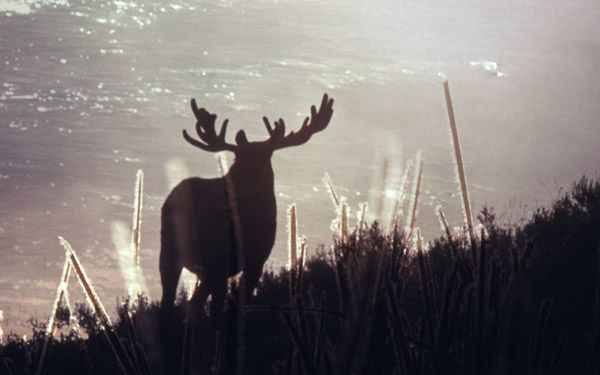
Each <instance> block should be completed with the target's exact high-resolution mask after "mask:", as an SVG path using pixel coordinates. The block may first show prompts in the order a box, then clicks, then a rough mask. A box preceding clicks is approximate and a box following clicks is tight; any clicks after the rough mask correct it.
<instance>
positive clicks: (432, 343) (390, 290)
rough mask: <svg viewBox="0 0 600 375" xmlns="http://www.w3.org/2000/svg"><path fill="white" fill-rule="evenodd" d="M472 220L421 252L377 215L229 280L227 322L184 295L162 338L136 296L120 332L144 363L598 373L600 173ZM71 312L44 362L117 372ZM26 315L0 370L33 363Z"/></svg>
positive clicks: (36, 340)
mask: <svg viewBox="0 0 600 375" xmlns="http://www.w3.org/2000/svg"><path fill="white" fill-rule="evenodd" d="M479 221H480V222H481V223H482V224H483V226H484V227H485V230H484V231H483V232H484V234H483V235H480V237H479V238H478V239H477V240H476V243H474V244H472V245H471V244H470V241H469V239H468V236H464V235H461V236H459V235H454V234H452V237H451V238H448V237H442V238H439V239H437V240H435V241H433V242H432V243H430V244H429V249H428V250H425V251H419V250H415V249H414V248H413V246H412V243H411V246H406V244H405V242H406V241H405V234H404V233H402V232H400V231H397V232H396V233H395V234H394V235H393V236H384V235H383V234H382V231H381V230H380V229H379V227H378V226H377V224H374V225H373V226H372V227H371V228H369V229H365V230H361V231H359V232H354V233H353V234H351V235H350V236H349V237H348V239H347V240H346V241H345V242H344V243H341V242H339V241H338V242H336V243H335V244H334V246H332V250H331V251H330V250H329V249H325V248H322V249H321V250H320V251H319V252H318V254H317V255H316V256H314V257H312V258H310V259H307V260H306V262H305V264H304V266H303V267H299V268H298V271H297V273H295V274H294V275H293V277H290V276H291V275H290V271H288V270H277V271H274V270H271V271H268V272H266V273H264V274H263V276H262V279H261V281H260V283H259V285H258V288H257V291H256V293H255V296H254V297H253V298H252V299H251V301H249V303H248V304H247V305H245V306H240V305H239V304H238V303H237V301H238V298H237V292H236V288H235V285H233V286H232V287H231V288H230V292H229V293H228V300H227V303H226V308H225V314H223V321H219V322H215V321H213V320H211V319H210V318H208V317H206V315H202V316H200V317H194V318H193V317H191V316H187V313H188V303H187V299H186V298H183V296H180V297H179V298H178V301H177V303H176V305H175V311H174V319H173V320H172V322H171V327H170V328H169V330H168V331H169V332H170V334H169V336H168V337H167V338H166V339H163V340H159V337H160V336H159V333H158V320H159V306H158V303H156V302H152V303H151V302H149V301H147V300H146V299H145V298H144V297H139V298H138V299H137V300H136V301H135V302H134V303H123V304H122V307H121V308H120V309H119V312H118V313H119V319H118V322H117V323H115V327H116V328H115V329H116V332H117V334H118V336H119V337H120V338H121V340H122V342H123V347H124V348H125V350H126V351H127V353H128V357H129V359H130V361H131V365H132V367H133V372H134V373H140V374H148V373H201V374H204V373H236V372H237V373H240V374H241V373H244V374H269V373H274V374H277V373H280V374H304V373H308V374H351V373H364V374H392V373H397V374H500V373H502V374H586V373H598V372H599V371H600V363H599V362H600V353H599V351H600V288H599V286H600V272H599V271H600V259H599V257H598V253H599V248H600V247H599V244H600V242H599V239H600V183H599V182H598V181H590V180H587V179H585V178H583V179H581V180H580V181H579V182H578V183H576V184H575V185H574V186H573V189H572V190H571V191H570V192H569V193H567V194H565V195H563V196H562V197H560V198H559V199H558V200H557V201H556V202H555V203H554V204H553V205H552V206H551V207H550V208H544V209H539V210H537V211H536V212H535V213H534V214H533V216H532V218H531V219H530V220H529V221H527V222H525V223H522V224H518V225H512V226H508V225H503V224H501V223H498V220H497V217H496V215H495V214H494V212H493V210H491V209H489V208H485V209H484V210H482V212H481V213H480V215H479ZM290 280H293V281H292V283H290ZM242 300H243V299H242ZM76 315H77V319H78V321H79V324H80V326H81V327H82V330H83V331H85V333H84V334H83V336H84V337H85V338H80V337H79V335H77V334H75V333H68V332H69V329H68V327H62V329H61V330H60V332H62V333H61V334H60V335H58V336H57V337H56V338H54V339H51V340H50V343H49V348H48V353H47V356H46V359H45V363H44V368H43V372H44V373H46V374H65V373H73V374H88V373H89V374H116V373H119V372H120V371H121V370H120V368H119V365H118V364H117V362H116V360H115V356H114V355H113V353H112V351H111V350H112V349H111V347H110V346H109V344H108V341H107V339H106V336H105V335H104V334H103V333H102V328H101V325H100V324H99V323H98V321H97V319H96V318H95V316H94V315H93V313H92V311H91V310H89V309H87V308H85V307H84V306H79V307H78V308H77V311H76ZM59 320H60V322H61V324H63V325H65V324H67V322H68V316H67V314H66V312H65V313H64V314H62V317H61V319H59ZM32 325H33V337H31V338H29V339H27V340H23V339H22V338H20V337H18V336H16V335H10V336H8V337H7V340H6V343H5V345H4V346H2V347H0V358H1V362H0V366H1V367H0V368H1V370H0V373H3V374H4V373H7V374H28V373H34V372H35V369H36V367H37V358H38V357H39V353H40V348H41V346H42V344H43V341H44V339H45V336H44V327H43V324H38V323H36V322H32ZM217 332H219V333H217ZM182 367H183V368H182Z"/></svg>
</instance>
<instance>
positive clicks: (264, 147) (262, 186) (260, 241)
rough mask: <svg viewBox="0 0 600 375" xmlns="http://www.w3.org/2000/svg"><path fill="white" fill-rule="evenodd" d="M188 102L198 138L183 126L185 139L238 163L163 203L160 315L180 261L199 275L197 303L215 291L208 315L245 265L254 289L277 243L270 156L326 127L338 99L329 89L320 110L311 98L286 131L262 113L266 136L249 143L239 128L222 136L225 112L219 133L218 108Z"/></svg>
mask: <svg viewBox="0 0 600 375" xmlns="http://www.w3.org/2000/svg"><path fill="white" fill-rule="evenodd" d="M191 107H192V111H193V112H194V115H195V116H196V119H197V122H196V132H197V134H198V137H199V140H198V139H195V138H192V137H191V136H190V135H189V134H188V133H187V131H186V130H183V138H184V139H185V140H186V141H187V142H189V143H190V144H192V145H193V146H196V147H198V148H200V149H201V150H204V151H209V152H219V151H231V152H233V153H234V154H235V162H234V163H233V164H232V165H231V168H230V169H229V171H228V172H227V174H226V175H225V176H223V177H221V178H213V179H204V178H197V177H196V178H189V179H186V180H184V181H182V182H181V183H179V184H178V185H177V186H176V187H175V188H173V190H172V191H171V193H170V194H169V196H168V197H167V199H166V201H165V203H164V205H163V207H162V218H161V219H162V224H161V225H162V227H161V250H160V261H159V262H160V265H159V268H160V276H161V282H162V289H163V294H162V301H161V320H163V321H164V320H165V319H168V318H169V317H170V314H171V311H172V308H173V303H174V299H175V293H176V288H177V283H178V280H179V277H180V275H181V271H182V268H183V267H185V268H187V269H188V270H190V271H192V272H194V273H196V274H197V275H198V278H199V280H200V286H199V287H197V288H196V290H195V292H194V294H193V296H192V300H191V304H192V306H193V307H195V309H198V308H199V307H201V306H204V304H205V302H206V300H207V298H208V297H209V296H211V315H212V314H215V313H220V312H221V311H222V310H223V305H224V298H225V293H226V290H227V279H228V277H231V276H234V275H236V274H238V273H239V272H242V271H243V273H242V280H241V282H240V285H241V286H245V291H243V292H245V296H246V297H247V298H249V297H250V296H251V294H252V292H253V291H254V288H255V287H256V285H257V283H258V280H259V278H260V276H261V274H262V269H263V265H264V263H265V261H266V260H267V258H268V257H269V255H270V253H271V249H272V247H273V243H274V242H275V231H276V227H277V205H276V200H275V188H274V182H275V180H274V174H273V167H272V166H271V156H272V155H273V152H274V151H275V150H278V149H282V148H286V147H292V146H299V145H302V144H304V143H306V142H307V141H308V140H309V139H310V137H311V136H312V135H313V134H314V133H317V132H320V131H322V130H323V129H325V128H326V127H327V125H328V124H329V121H330V120H331V116H332V115H333V99H330V98H329V97H328V95H327V94H324V95H323V98H322V101H321V105H320V107H319V110H318V111H317V109H316V108H315V106H314V105H313V106H312V107H311V115H310V117H306V119H305V120H304V123H303V124H302V127H301V128H300V129H299V130H298V131H296V132H294V131H291V132H290V133H289V134H287V135H286V129H285V123H284V121H283V119H279V120H278V121H275V122H274V126H271V123H270V122H269V120H268V119H267V117H266V116H265V117H263V122H264V124H265V126H266V128H267V131H268V133H269V138H268V139H267V140H264V141H259V142H249V141H248V139H247V138H246V134H245V133H244V131H243V130H240V131H239V132H238V133H237V134H236V137H235V143H236V144H235V145H234V144H231V143H227V141H226V140H225V135H226V132H227V123H228V120H227V119H226V120H225V121H223V124H222V126H221V129H220V130H219V133H218V134H217V132H216V129H215V121H216V119H217V115H215V114H211V113H209V112H208V111H206V110H205V109H204V108H198V106H197V105H196V101H195V100H194V99H192V101H191ZM232 203H233V205H234V206H235V207H231V206H232ZM240 237H241V238H240ZM242 243H243V245H242Z"/></svg>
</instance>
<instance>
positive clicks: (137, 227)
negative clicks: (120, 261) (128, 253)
mask: <svg viewBox="0 0 600 375" xmlns="http://www.w3.org/2000/svg"><path fill="white" fill-rule="evenodd" d="M143 197H144V171H142V170H141V169H139V170H138V171H137V173H136V179H135V198H134V201H133V225H132V228H131V249H132V250H133V261H134V264H135V265H136V266H137V265H139V264H140V247H141V241H142V201H143Z"/></svg>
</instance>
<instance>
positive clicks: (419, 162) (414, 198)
mask: <svg viewBox="0 0 600 375" xmlns="http://www.w3.org/2000/svg"><path fill="white" fill-rule="evenodd" d="M415 165H416V168H417V169H416V173H415V176H414V180H413V187H412V194H411V202H410V220H409V225H408V231H407V234H406V240H407V241H408V240H409V239H410V238H411V236H412V233H413V231H414V229H415V225H416V223H417V208H418V205H419V192H420V190H421V177H422V176H423V159H422V158H421V151H419V152H417V156H416V158H415Z"/></svg>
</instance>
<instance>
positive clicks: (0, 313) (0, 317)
mask: <svg viewBox="0 0 600 375" xmlns="http://www.w3.org/2000/svg"><path fill="white" fill-rule="evenodd" d="M3 321H4V312H3V311H2V310H0V345H3V344H4V331H3V330H2V322H3Z"/></svg>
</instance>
